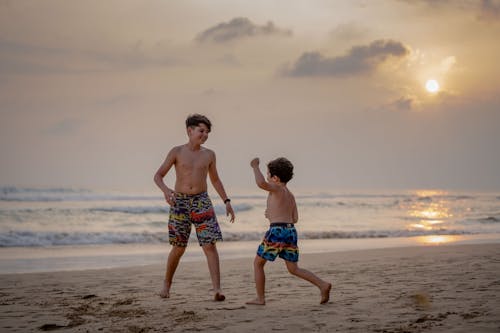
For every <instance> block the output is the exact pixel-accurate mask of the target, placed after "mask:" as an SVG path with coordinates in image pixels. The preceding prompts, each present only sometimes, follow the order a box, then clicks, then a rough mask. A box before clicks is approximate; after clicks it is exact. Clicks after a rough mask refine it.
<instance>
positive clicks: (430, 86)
mask: <svg viewBox="0 0 500 333" xmlns="http://www.w3.org/2000/svg"><path fill="white" fill-rule="evenodd" d="M425 89H427V91H428V92H430V93H432V94H435V93H437V92H438V91H439V83H438V82H437V81H436V80H434V79H430V80H427V82H426V83H425Z"/></svg>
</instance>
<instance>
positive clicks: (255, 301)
mask: <svg viewBox="0 0 500 333" xmlns="http://www.w3.org/2000/svg"><path fill="white" fill-rule="evenodd" d="M245 304H251V305H266V301H264V300H260V299H258V298H256V299H254V300H252V301H248V302H246V303H245Z"/></svg>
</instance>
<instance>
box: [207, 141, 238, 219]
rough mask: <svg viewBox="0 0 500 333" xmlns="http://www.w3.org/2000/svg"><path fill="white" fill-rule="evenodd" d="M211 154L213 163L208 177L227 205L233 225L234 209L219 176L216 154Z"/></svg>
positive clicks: (209, 167)
mask: <svg viewBox="0 0 500 333" xmlns="http://www.w3.org/2000/svg"><path fill="white" fill-rule="evenodd" d="M211 154H212V162H211V163H210V165H209V166H208V175H209V176H210V181H211V182H212V185H213V187H214V189H215V190H216V191H217V193H218V194H219V196H220V198H221V199H222V201H224V204H225V205H226V216H231V219H230V221H231V223H232V222H234V211H233V207H232V206H231V201H230V200H228V199H229V198H228V197H227V194H226V190H225V189H224V185H222V181H221V180H220V178H219V174H218V173H217V165H216V159H215V153H214V152H212V151H211Z"/></svg>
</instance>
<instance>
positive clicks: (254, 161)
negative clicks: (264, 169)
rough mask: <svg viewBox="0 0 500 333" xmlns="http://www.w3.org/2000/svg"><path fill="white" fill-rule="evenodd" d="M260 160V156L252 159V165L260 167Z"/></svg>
mask: <svg viewBox="0 0 500 333" xmlns="http://www.w3.org/2000/svg"><path fill="white" fill-rule="evenodd" d="M259 163H260V160H259V158H258V157H256V158H254V159H253V160H252V161H250V166H251V167H252V168H258V167H259Z"/></svg>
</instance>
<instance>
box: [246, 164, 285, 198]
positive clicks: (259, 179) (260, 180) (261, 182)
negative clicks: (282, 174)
mask: <svg viewBox="0 0 500 333" xmlns="http://www.w3.org/2000/svg"><path fill="white" fill-rule="evenodd" d="M259 163H260V160H259V158H258V157H256V158H254V159H253V160H252V161H251V162H250V166H251V167H252V169H253V174H254V176H255V183H256V184H257V186H258V187H260V188H261V189H263V190H266V191H269V192H272V191H275V190H276V189H278V186H277V185H275V184H272V183H269V182H267V181H266V179H265V178H264V175H263V174H262V172H260V169H259Z"/></svg>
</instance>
